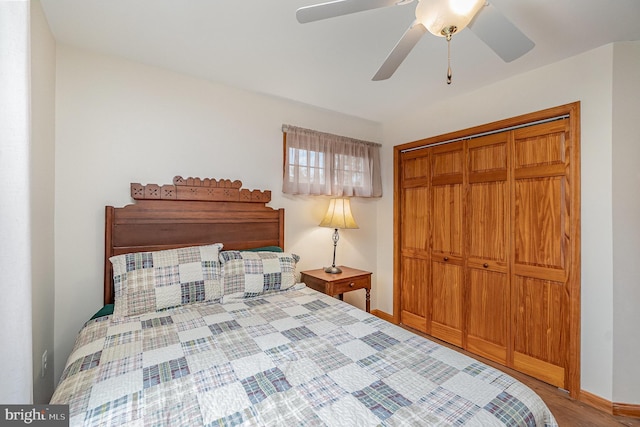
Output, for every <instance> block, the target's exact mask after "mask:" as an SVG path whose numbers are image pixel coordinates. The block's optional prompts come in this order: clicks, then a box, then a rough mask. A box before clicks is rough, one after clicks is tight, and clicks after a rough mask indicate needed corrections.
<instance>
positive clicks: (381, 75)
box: [371, 21, 427, 81]
mask: <svg viewBox="0 0 640 427" xmlns="http://www.w3.org/2000/svg"><path fill="white" fill-rule="evenodd" d="M426 32H427V29H426V27H425V26H424V25H422V24H421V23H419V22H418V21H414V22H413V24H411V26H410V27H409V29H407V31H405V33H404V34H403V35H402V38H401V39H400V40H398V43H396V45H395V46H394V48H393V50H391V53H389V56H387V59H385V60H384V63H383V64H382V66H381V67H380V69H379V70H378V72H377V73H376V75H375V76H373V78H372V79H371V80H373V81H378V80H386V79H388V78H389V77H391V76H392V75H393V73H395V72H396V70H397V69H398V67H399V66H400V64H402V61H404V59H405V58H406V57H407V55H409V52H411V49H413V47H414V46H415V45H416V44H417V43H418V41H419V40H420V38H421V37H422V35H423V34H424V33H426Z"/></svg>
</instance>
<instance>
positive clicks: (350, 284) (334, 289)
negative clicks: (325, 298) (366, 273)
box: [328, 277, 371, 295]
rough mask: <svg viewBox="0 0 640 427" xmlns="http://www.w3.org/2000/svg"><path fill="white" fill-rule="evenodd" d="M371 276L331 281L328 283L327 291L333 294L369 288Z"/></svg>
mask: <svg viewBox="0 0 640 427" xmlns="http://www.w3.org/2000/svg"><path fill="white" fill-rule="evenodd" d="M370 287H371V278H370V277H361V278H355V279H347V280H341V281H339V282H333V283H331V284H329V286H328V288H329V290H328V293H331V294H333V295H338V294H344V293H345V292H349V291H354V290H356V289H362V288H370Z"/></svg>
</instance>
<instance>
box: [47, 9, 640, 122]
mask: <svg viewBox="0 0 640 427" xmlns="http://www.w3.org/2000/svg"><path fill="white" fill-rule="evenodd" d="M423 1H426V0H423ZM319 2H320V1H314V0H242V1H240V0H41V3H42V5H43V8H44V11H45V14H46V17H47V19H48V22H49V25H50V27H51V30H52V32H53V34H54V36H55V38H56V40H57V41H58V43H63V44H68V45H72V46H78V47H82V48H86V49H91V50H95V51H98V52H102V53H106V54H112V55H118V56H122V57H125V58H129V59H132V60H135V61H139V62H142V63H146V64H150V65H155V66H158V67H163V68H167V69H171V70H175V71H179V72H183V73H187V74H190V75H194V76H198V77H202V78H204V79H208V80H211V81H214V82H220V83H224V84H227V85H230V86H235V87H238V88H244V89H248V90H252V91H257V92H262V93H266V94H270V95H275V96H278V97H282V98H287V99H291V100H295V101H299V102H303V103H306V104H311V105H315V106H318V107H322V108H326V109H330V110H334V111H339V112H342V113H346V114H350V115H354V116H358V117H362V118H366V119H370V120H373V121H378V122H381V121H384V120H387V119H392V118H393V117H396V116H398V115H401V114H402V112H403V111H405V110H407V109H412V108H414V107H415V106H417V105H420V104H424V103H433V102H438V100H439V99H442V98H444V97H450V96H455V95H458V94H461V93H464V92H468V91H471V90H474V89H476V88H478V87H480V86H484V85H487V84H490V83H492V82H495V81H497V80H501V79H504V78H506V77H509V76H512V75H515V74H519V73H522V72H525V71H527V70H531V69H534V68H538V67H541V66H543V65H546V64H549V63H552V62H556V61H558V60H561V59H563V58H567V57H570V56H574V55H576V54H578V53H581V52H585V51H587V50H591V49H593V48H596V47H598V46H602V45H605V44H608V43H611V42H614V41H625V40H640V0H608V1H602V0H598V1H595V0H492V1H491V2H492V4H493V5H494V6H495V7H496V8H498V9H499V10H500V11H501V12H502V14H503V15H505V16H506V17H508V18H509V19H510V20H511V21H512V22H513V23H514V24H515V25H516V26H517V27H518V28H520V30H521V31H523V32H524V33H525V34H526V35H527V36H528V37H529V38H530V39H531V40H533V41H534V42H535V43H536V46H535V47H534V48H533V50H532V51H530V52H529V53H527V54H526V55H524V56H523V57H521V58H519V59H517V60H515V61H513V62H511V63H508V64H507V63H504V62H503V61H502V60H501V59H500V58H499V57H498V56H497V55H496V54H495V53H494V52H493V51H492V50H490V49H489V48H488V47H487V46H486V45H485V44H484V43H482V42H481V41H480V40H479V39H478V38H477V37H476V36H475V35H474V34H473V33H472V32H471V31H469V30H464V31H462V32H460V33H459V34H457V35H455V36H454V38H453V40H452V45H451V49H452V52H451V56H452V69H453V84H451V85H450V86H449V85H447V84H446V78H445V77H446V70H447V46H446V41H445V40H444V39H443V38H440V37H435V36H432V35H430V34H428V33H427V34H426V35H425V36H424V37H423V38H422V39H421V40H420V42H419V43H418V45H417V46H416V47H415V48H414V50H413V51H412V52H411V53H410V54H409V56H408V57H407V59H406V60H405V61H404V62H403V63H402V65H401V66H400V67H399V68H398V70H397V71H396V73H395V74H394V75H393V76H392V77H391V78H390V79H389V80H385V81H378V82H373V81H371V77H372V76H373V75H374V74H375V72H376V71H377V69H378V67H379V66H380V65H381V64H382V62H383V61H384V59H385V58H386V56H387V54H388V53H389V52H390V50H391V49H392V48H393V46H394V45H395V44H396V42H397V41H398V39H399V38H400V37H401V36H402V34H403V33H404V31H405V30H406V29H407V28H408V27H409V25H410V24H411V22H412V21H413V19H414V10H415V6H416V4H417V2H413V3H411V4H408V5H404V6H393V7H388V8H384V9H377V10H371V11H367V12H361V13H357V14H352V15H347V16H342V17H338V18H333V19H329V20H324V21H317V22H312V23H308V24H299V23H298V22H297V21H296V17H295V11H296V9H297V8H299V7H302V6H307V5H311V4H315V3H319ZM576 78H579V76H576Z"/></svg>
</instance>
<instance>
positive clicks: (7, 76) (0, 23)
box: [0, 1, 33, 404]
mask: <svg viewBox="0 0 640 427" xmlns="http://www.w3.org/2000/svg"><path fill="white" fill-rule="evenodd" d="M29 16H30V11H29V2H25V1H14V2H0V100H2V101H0V182H2V189H3V191H2V194H1V195H0V199H1V200H0V219H1V220H0V277H2V280H1V281H0V294H2V298H0V342H2V345H3V348H2V350H1V351H0V378H2V380H1V381H0V402H2V403H3V404H11V403H22V404H24V403H30V402H31V401H32V397H33V396H32V384H33V378H32V367H31V361H32V352H31V348H32V347H31V340H30V339H29V338H30V337H31V265H32V264H31V238H30V234H31V230H30V228H31V221H30V218H29V217H30V200H29V194H30V191H29V178H30V177H29V175H30V159H29V150H30V127H31V118H30V111H29V110H30V107H31V105H30V104H31V98H30V91H29V84H30V78H29V68H30V66H29V39H30V37H29V20H30V18H29Z"/></svg>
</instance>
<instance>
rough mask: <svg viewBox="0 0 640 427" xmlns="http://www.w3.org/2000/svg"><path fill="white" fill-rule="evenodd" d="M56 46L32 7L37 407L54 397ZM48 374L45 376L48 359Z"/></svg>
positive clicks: (35, 3)
mask: <svg viewBox="0 0 640 427" xmlns="http://www.w3.org/2000/svg"><path fill="white" fill-rule="evenodd" d="M55 67H56V47H55V40H54V39H53V36H52V34H51V32H50V31H49V26H48V24H47V22H46V19H45V17H44V13H43V11H42V6H41V5H40V1H35V0H34V1H31V260H32V265H31V277H32V288H33V295H32V311H33V313H32V314H33V317H32V324H33V401H34V402H35V403H48V402H49V399H50V398H51V395H52V394H53V387H54V383H53V365H54V363H53V359H54V354H53V322H54V314H53V313H54V304H53V301H54V258H55V256H54V249H53V245H54V243H53V216H54V213H53V208H54V203H53V199H54V185H53V183H54V156H55V154H54V145H55V144H54V138H55ZM45 350H46V351H47V354H48V356H47V364H48V366H47V368H48V369H47V370H46V374H45V375H44V377H43V376H42V375H41V359H42V353H43V352H44V351H45Z"/></svg>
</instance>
